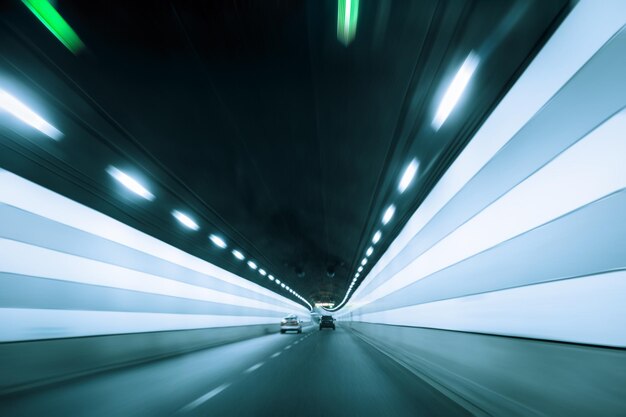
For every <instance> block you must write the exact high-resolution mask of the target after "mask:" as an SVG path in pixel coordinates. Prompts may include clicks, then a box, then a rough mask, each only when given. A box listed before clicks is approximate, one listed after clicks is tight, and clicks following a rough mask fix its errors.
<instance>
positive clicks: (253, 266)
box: [248, 261, 257, 269]
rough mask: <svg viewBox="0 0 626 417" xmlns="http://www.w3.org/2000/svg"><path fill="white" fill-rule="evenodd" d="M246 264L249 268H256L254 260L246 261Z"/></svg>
mask: <svg viewBox="0 0 626 417" xmlns="http://www.w3.org/2000/svg"><path fill="white" fill-rule="evenodd" d="M248 266H249V267H250V268H252V269H257V264H255V263H254V262H252V261H248Z"/></svg>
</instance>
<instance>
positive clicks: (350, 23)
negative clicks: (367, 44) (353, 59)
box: [337, 0, 359, 46]
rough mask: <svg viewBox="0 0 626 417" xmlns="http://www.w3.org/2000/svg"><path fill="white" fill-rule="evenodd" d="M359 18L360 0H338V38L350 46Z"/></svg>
mask: <svg viewBox="0 0 626 417" xmlns="http://www.w3.org/2000/svg"><path fill="white" fill-rule="evenodd" d="M358 18H359V0H339V1H338V2H337V39H338V40H339V42H341V43H342V44H344V45H345V46H348V45H349V44H350V42H352V40H353V39H354V36H355V35H356V24H357V20H358Z"/></svg>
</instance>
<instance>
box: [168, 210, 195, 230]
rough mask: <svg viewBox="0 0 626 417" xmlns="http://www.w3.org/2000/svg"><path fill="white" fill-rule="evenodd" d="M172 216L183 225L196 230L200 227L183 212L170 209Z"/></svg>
mask: <svg viewBox="0 0 626 417" xmlns="http://www.w3.org/2000/svg"><path fill="white" fill-rule="evenodd" d="M172 216H174V218H175V219H176V220H178V221H179V222H180V223H181V224H182V225H183V226H185V227H187V228H189V229H191V230H198V229H199V228H200V226H198V223H196V222H195V221H193V219H192V218H191V217H189V216H187V215H186V214H184V213H181V212H180V211H178V210H172Z"/></svg>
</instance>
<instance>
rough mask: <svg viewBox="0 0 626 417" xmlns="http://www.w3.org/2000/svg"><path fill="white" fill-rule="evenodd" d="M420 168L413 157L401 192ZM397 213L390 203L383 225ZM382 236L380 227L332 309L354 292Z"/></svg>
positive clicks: (399, 184)
mask: <svg viewBox="0 0 626 417" xmlns="http://www.w3.org/2000/svg"><path fill="white" fill-rule="evenodd" d="M418 168H419V162H418V161H417V158H413V159H412V160H411V162H409V165H408V166H407V167H406V168H405V170H404V173H403V174H402V177H401V178H400V182H399V183H398V191H399V192H400V194H402V193H404V192H405V191H406V189H407V188H409V185H411V183H412V182H413V179H414V178H415V175H416V174H417V170H418ZM395 214H396V206H395V204H390V205H389V206H387V209H386V210H385V211H384V213H383V216H382V219H381V223H382V225H383V226H386V225H387V224H388V223H389V222H390V221H391V219H392V218H393V216H394V215H395ZM382 236H383V232H382V230H380V229H379V230H377V231H376V232H375V233H374V235H373V236H372V240H371V245H370V246H369V247H368V248H367V250H366V251H365V256H364V257H363V259H361V262H360V265H359V267H358V268H357V271H356V273H355V274H354V277H353V278H352V282H351V283H350V286H349V287H348V290H347V291H346V295H345V296H344V297H343V300H342V301H341V302H340V303H339V304H337V305H336V306H335V307H333V309H332V310H337V309H338V308H340V307H341V306H342V305H343V304H344V303H345V302H346V300H347V299H348V297H349V296H350V293H352V290H353V289H354V286H355V285H356V283H357V281H358V280H359V277H361V275H362V274H363V270H364V268H365V266H366V265H367V263H368V261H369V258H370V256H372V254H373V253H374V246H375V245H376V244H377V243H378V242H379V241H380V239H381V238H382Z"/></svg>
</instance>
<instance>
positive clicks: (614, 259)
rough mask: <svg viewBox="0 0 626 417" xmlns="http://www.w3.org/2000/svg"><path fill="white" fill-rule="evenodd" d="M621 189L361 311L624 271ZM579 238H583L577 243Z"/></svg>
mask: <svg viewBox="0 0 626 417" xmlns="http://www.w3.org/2000/svg"><path fill="white" fill-rule="evenodd" d="M624 213H626V190H623V191H620V192H618V193H615V194H612V195H610V196H608V197H606V198H603V199H601V200H599V201H596V202H594V203H592V204H589V205H587V206H585V207H584V208H580V209H579V210H576V211H574V212H572V213H571V214H569V215H567V216H564V217H561V218H559V219H556V220H554V221H553V222H550V223H548V224H545V225H543V226H541V227H539V228H536V229H533V230H531V231H529V232H526V233H524V234H522V235H520V236H518V237H516V238H514V239H511V240H509V241H506V242H503V243H501V244H499V245H497V246H495V247H493V248H491V249H489V250H487V251H485V252H482V253H480V254H478V255H476V256H473V257H471V258H468V259H466V260H464V261H463V262H460V263H458V264H456V265H453V266H450V267H448V268H445V269H443V270H441V271H439V272H436V273H434V274H432V275H430V276H428V277H426V278H424V279H422V280H419V281H417V282H414V283H413V284H411V285H409V286H407V287H405V288H404V289H403V290H402V291H397V292H394V293H392V294H390V295H388V296H386V297H383V298H381V299H379V300H378V301H377V302H376V303H372V304H370V305H367V306H363V307H361V308H360V310H359V311H360V312H361V313H367V312H375V311H384V310H387V309H391V308H398V307H404V306H409V305H414V304H423V303H427V302H432V301H436V300H442V299H447V298H454V297H462V296H466V295H469V294H477V293H483V292H487V291H494V290H499V289H505V288H511V287H517V286H523V285H529V284H536V283H539V282H546V281H551V280H560V279H563V278H568V277H577V276H583V275H592V274H597V273H600V272H605V271H614V270H618V269H623V268H626V244H625V245H619V244H615V242H619V241H620V240H623V239H624V236H626V216H624ZM580 236H585V238H584V239H581V238H580Z"/></svg>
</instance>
